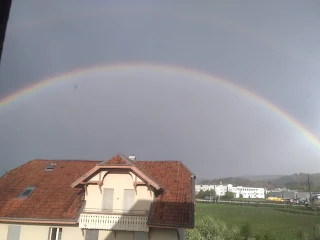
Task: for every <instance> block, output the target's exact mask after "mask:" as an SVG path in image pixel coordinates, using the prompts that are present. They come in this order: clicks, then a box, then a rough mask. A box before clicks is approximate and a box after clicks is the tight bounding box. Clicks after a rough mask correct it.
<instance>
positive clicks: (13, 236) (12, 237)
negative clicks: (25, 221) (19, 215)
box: [7, 225, 21, 240]
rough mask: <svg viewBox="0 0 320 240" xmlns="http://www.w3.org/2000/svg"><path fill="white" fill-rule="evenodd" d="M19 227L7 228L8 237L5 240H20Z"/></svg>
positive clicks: (10, 226) (11, 226)
mask: <svg viewBox="0 0 320 240" xmlns="http://www.w3.org/2000/svg"><path fill="white" fill-rule="evenodd" d="M20 231H21V226H14V225H9V226H8V237H7V240H20Z"/></svg>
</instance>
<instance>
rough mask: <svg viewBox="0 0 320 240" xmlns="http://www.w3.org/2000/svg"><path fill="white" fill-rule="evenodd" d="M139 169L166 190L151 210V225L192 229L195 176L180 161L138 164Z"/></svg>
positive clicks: (138, 162)
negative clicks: (193, 178)
mask: <svg viewBox="0 0 320 240" xmlns="http://www.w3.org/2000/svg"><path fill="white" fill-rule="evenodd" d="M136 166H137V167H139V168H140V169H142V170H144V171H145V172H148V173H149V174H150V175H152V176H153V177H154V178H155V179H156V180H157V181H158V182H159V183H160V184H161V185H162V186H164V188H165V191H164V193H162V194H160V195H159V196H158V197H157V199H156V202H155V203H153V204H152V206H151V210H150V216H149V219H148V223H149V224H150V225H171V226H175V225H177V226H180V227H183V226H184V227H193V225H194V199H193V195H192V194H193V188H194V186H192V178H191V176H192V175H193V174H192V173H191V172H190V171H189V170H188V169H187V168H186V167H185V166H184V165H183V164H182V163H181V162H180V161H137V162H136Z"/></svg>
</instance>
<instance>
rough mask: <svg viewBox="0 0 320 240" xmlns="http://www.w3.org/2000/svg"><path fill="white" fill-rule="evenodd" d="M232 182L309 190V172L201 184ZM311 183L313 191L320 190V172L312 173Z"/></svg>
mask: <svg viewBox="0 0 320 240" xmlns="http://www.w3.org/2000/svg"><path fill="white" fill-rule="evenodd" d="M221 182H222V184H224V185H225V184H232V185H234V186H246V187H263V188H268V189H274V188H287V189H292V190H301V191H304V190H308V174H307V173H295V174H292V175H286V176H275V177H274V179H272V178H270V176H268V177H266V178H263V177H261V178H259V176H255V177H250V176H248V177H236V178H235V177H229V178H219V179H213V180H202V181H201V182H200V183H199V184H206V185H207V184H216V185H218V184H220V183H221ZM310 183H311V190H312V191H320V173H316V174H310Z"/></svg>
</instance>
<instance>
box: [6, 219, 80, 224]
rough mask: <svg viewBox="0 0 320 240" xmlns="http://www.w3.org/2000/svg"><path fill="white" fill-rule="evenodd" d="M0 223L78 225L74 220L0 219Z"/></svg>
mask: <svg viewBox="0 0 320 240" xmlns="http://www.w3.org/2000/svg"><path fill="white" fill-rule="evenodd" d="M0 222H2V223H5V222H10V223H11V222H14V223H37V224H62V225H77V224H78V223H77V222H76V221H74V220H49V219H43V220H40V219H39V220H37V219H28V218H0Z"/></svg>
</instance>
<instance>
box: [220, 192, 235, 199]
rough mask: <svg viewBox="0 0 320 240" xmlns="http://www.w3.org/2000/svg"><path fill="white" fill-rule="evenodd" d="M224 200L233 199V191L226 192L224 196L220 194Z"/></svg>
mask: <svg viewBox="0 0 320 240" xmlns="http://www.w3.org/2000/svg"><path fill="white" fill-rule="evenodd" d="M222 198H223V199H224V200H231V199H234V193H233V192H226V194H225V195H224V196H222Z"/></svg>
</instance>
